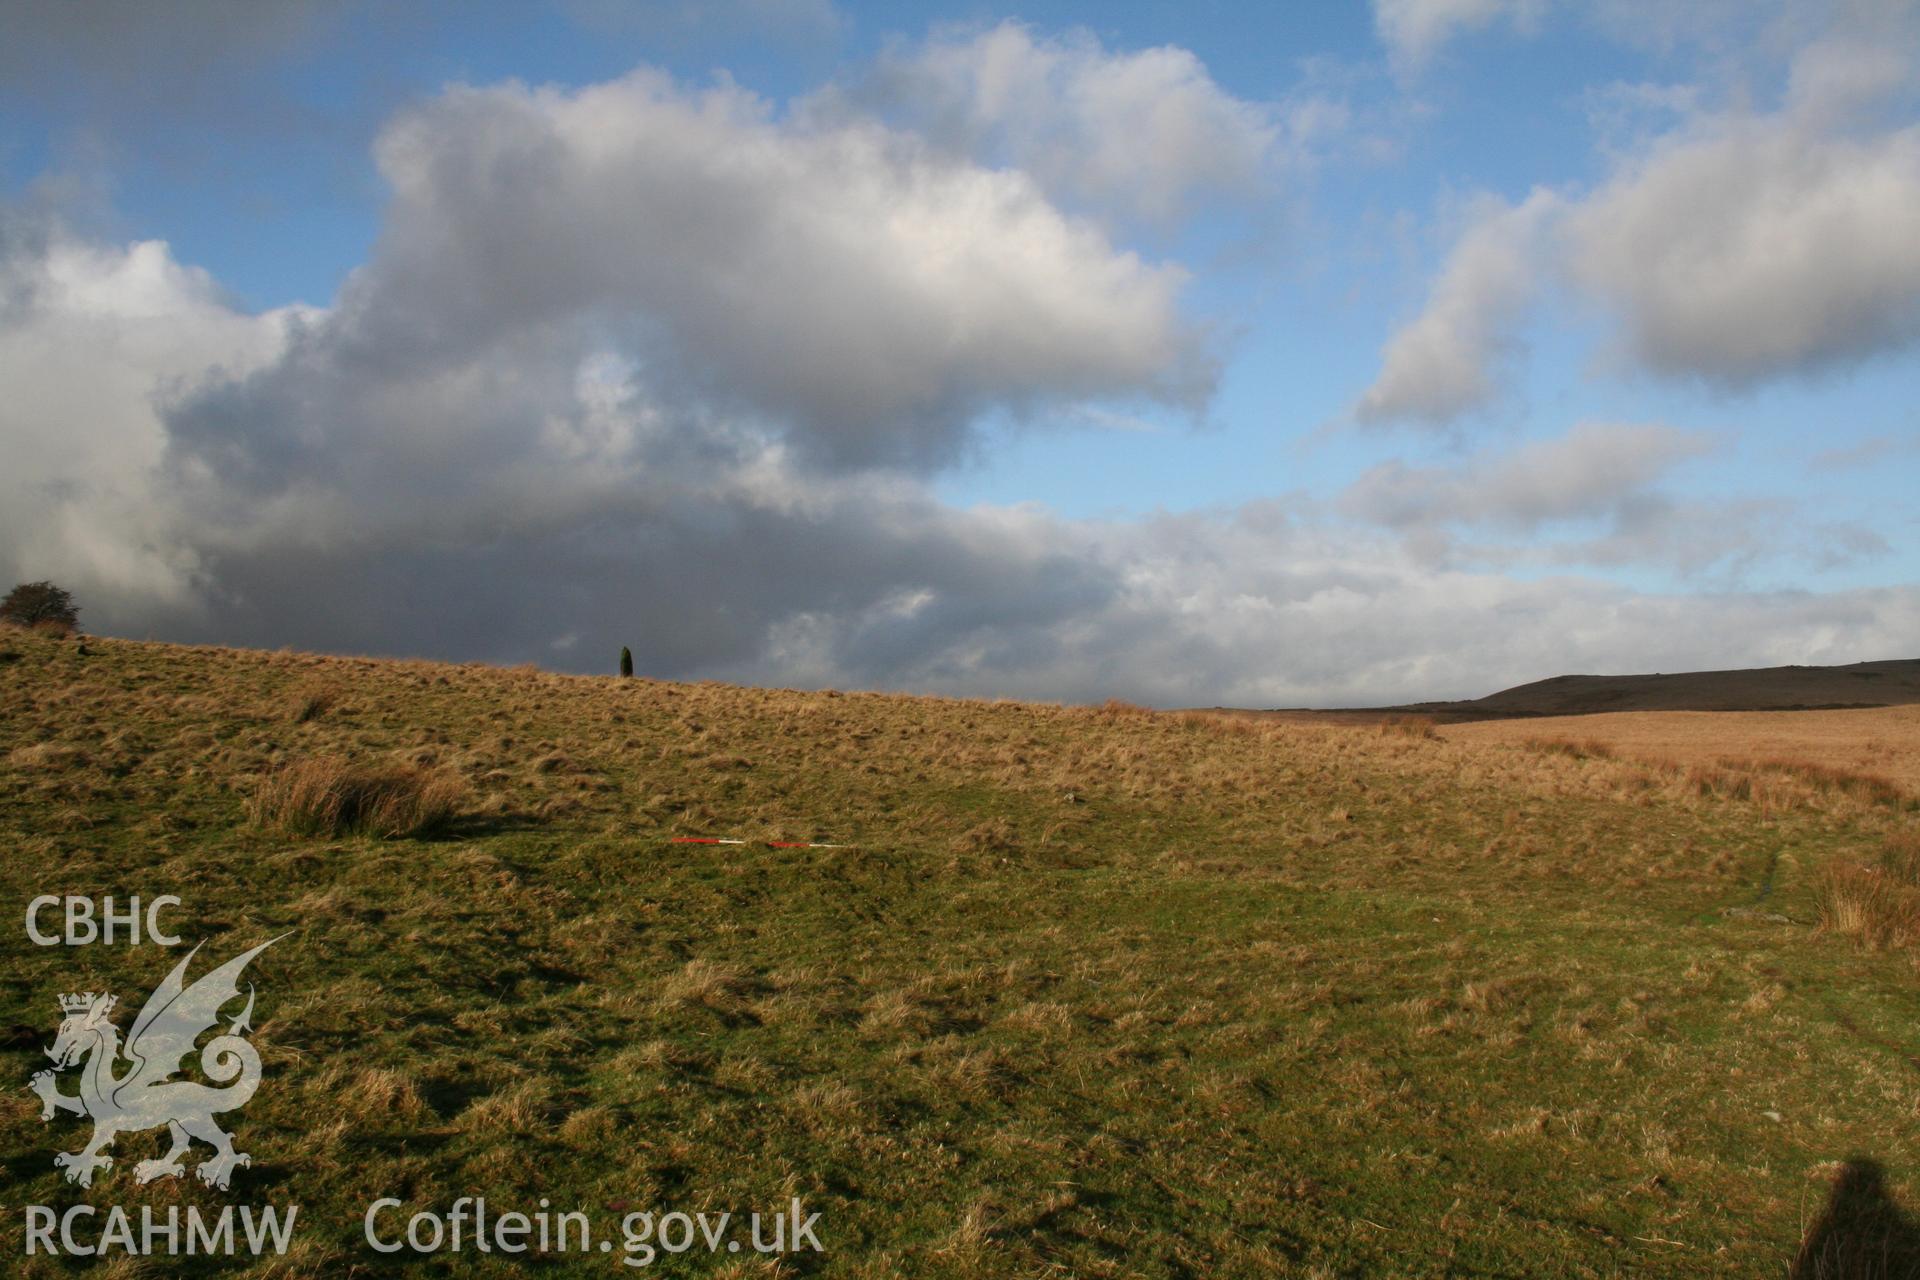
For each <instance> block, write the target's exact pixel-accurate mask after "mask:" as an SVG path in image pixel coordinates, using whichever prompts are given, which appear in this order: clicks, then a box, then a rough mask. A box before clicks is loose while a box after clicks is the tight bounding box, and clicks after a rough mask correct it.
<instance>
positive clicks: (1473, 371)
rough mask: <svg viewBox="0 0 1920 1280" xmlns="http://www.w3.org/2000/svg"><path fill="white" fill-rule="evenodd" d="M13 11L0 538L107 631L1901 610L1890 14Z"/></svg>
mask: <svg viewBox="0 0 1920 1280" xmlns="http://www.w3.org/2000/svg"><path fill="white" fill-rule="evenodd" d="M15 25H16V26H17V30H18V35H19V38H17V39H11V38H10V40H9V42H8V44H9V49H10V52H5V53H0V120H3V121H4V122H5V128H4V129H0V375H4V376H5V377H6V378H7V380H8V381H9V382H10V383H12V384H13V385H14V386H15V387H16V389H17V390H18V392H19V394H18V395H16V396H15V397H13V403H12V405H11V406H10V407H7V408H0V444H4V445H6V446H8V449H9V452H10V453H11V454H12V456H13V458H14V461H15V465H14V466H13V467H12V468H11V469H10V470H11V472H12V476H11V479H10V480H9V481H7V482H5V484H6V485H7V486H8V491H7V492H6V493H5V494H4V497H5V498H6V499H7V501H6V507H7V509H8V510H9V511H10V513H11V515H10V517H0V534H4V535H5V537H4V544H5V547H6V550H5V551H4V552H3V553H0V554H5V555H6V556H7V557H8V558H9V559H10V560H11V563H10V564H9V565H8V566H6V567H7V568H8V569H10V570H11V572H12V573H13V574H14V575H15V577H43V576H53V577H55V578H57V579H58V580H62V581H66V582H69V583H71V584H73V585H74V587H75V589H76V591H77V592H78V593H79V594H80V596H81V598H82V603H83V605H84V606H85V607H87V609H88V610H89V612H88V615H87V616H88V619H89V622H90V624H91V625H93V626H96V627H98V628H100V629H102V630H114V631H119V632H123V633H128V634H143V635H154V636H158V637H163V638H180V639H195V640H200V639H210V640H221V641H227V642H233V643H255V644H276V645H277V644H296V645H303V646H312V647H319V648H332V649H351V650H357V651H373V652H383V653H419V654H426V655H429V656H441V657H450V658H482V659H486V660H494V661H522V660H534V661H539V662H542V663H543V664H546V665H550V666H555V667H559V668H563V669H575V670H599V669H601V668H602V667H604V666H605V662H604V661H603V659H604V658H605V654H606V653H607V652H609V651H613V652H617V650H618V647H619V645H620V644H622V643H632V644H633V646H634V650H635V653H636V655H639V656H640V657H641V658H642V660H643V665H646V666H647V667H648V668H649V669H651V670H653V671H655V672H656V673H658V674H663V675H674V676H717V677H720V678H729V679H742V680H753V681H762V682H775V683H795V684H823V683H835V684H843V685H867V686H878V687H889V688H909V689H916V690H927V691H942V692H957V693H987V694H999V693H1007V694H1016V695H1022V696H1037V697H1054V698H1069V699H1072V698H1088V697H1102V696H1108V695H1110V694H1111V695H1119V696H1128V697H1135V698H1138V699H1140V700H1143V701H1150V702H1156V703H1162V704H1184V703H1202V702H1250V703H1258V704H1262V705H1281V704H1293V703H1305V704H1337V703H1342V702H1354V701H1387V700H1391V699H1397V698H1411V697H1423V696H1471V695H1473V694H1477V693H1480V692H1485V691H1488V690H1490V689H1492V688H1495V687H1499V686H1502V685H1505V684H1510V683H1515V682H1518V681H1520V680H1525V679H1532V678H1538V677H1541V676H1545V675H1550V674H1554V673H1555V672H1557V671H1562V670H1614V671H1624V670H1635V669H1643V668H1648V669H1664V670H1673V669H1679V668H1683V667H1686V666H1716V665H1758V664H1764V663H1770V662H1797V661H1807V662H1816V661H1819V662H1827V661H1853V660H1862V659H1872V658H1883V657H1890V656H1908V655H1910V653H1911V652H1912V650H1913V649H1914V643H1915V640H1914V637H1915V622H1916V620H1920V601H1917V600H1916V594H1917V593H1920V588H1917V587H1916V584H1917V583H1920V527H1917V525H1920V512H1916V510H1915V507H1914V504H1913V501H1912V496H1911V495H1912V492H1913V489H1914V486H1913V479H1914V477H1915V476H1916V475H1917V474H1920V408H1917V407H1916V406H1917V405H1920V396H1916V391H1920V372H1917V370H1920V365H1917V364H1916V361H1915V358H1914V357H1915V351H1916V347H1917V346H1920V124H1916V121H1917V120H1920V113H1917V112H1916V106H1917V105H1920V103H1917V102H1916V91H1915V86H1916V85H1920V76H1916V75H1915V67H1914V66H1913V64H1912V53H1911V51H1912V50H1915V49H1920V39H1916V35H1917V34H1920V20H1917V19H1916V8H1915V6H1913V5H1911V4H1907V3H1902V2H1898V0H1882V2H1877V3H1875V2H1867V0H1863V2H1861V3H1835V4H1815V3H1788V4H1778V5H1766V6H1763V5H1751V4H1744V3H1743V4H1702V5H1698V6H1688V7H1685V8H1681V9H1675V8H1674V7H1672V6H1662V5H1656V4H1653V3H1651V2H1650V0H1593V2H1592V3H1587V4H1572V3H1553V2H1551V0H1444V2H1443V0H1377V2H1376V3H1375V4H1373V5H1372V6H1366V5H1360V4H1351V3H1340V4H1335V3H1324V4H1301V5H1288V6H1262V7H1253V6H1237V5H1224V4H1183V5H1178V6H1169V5H1159V4H1154V5H1148V4H1135V5H1097V6H1096V5H1029V6H1023V7H1020V8H1017V9H1005V8H990V7H984V6H965V5H963V6H952V7H948V8H945V9H935V8H931V7H925V8H922V7H916V8H915V9H914V10H913V11H912V12H911V14H909V13H908V12H907V11H905V10H902V9H900V8H899V7H898V6H885V5H865V6H863V5H852V4H834V3H831V2H830V0H741V2H740V3H735V4H720V5H711V6H696V5H692V4H676V3H667V4H648V3H619V2H617V0H565V2H562V3H556V4H552V5H511V6H504V5H503V6H488V5H458V6H455V5H412V6H379V5H370V4H355V3H345V2H341V3H316V4H311V5H300V4H289V5H285V6H274V7H270V8H261V7H258V6H249V5H244V4H239V3H236V2H233V0H206V2H205V3H200V4H186V5H181V6H169V7H166V8H165V9H164V11H160V10H157V9H155V8H153V7H150V6H143V5H136V4H132V3H119V2H106V3H94V4H79V5H68V4H59V3H52V2H50V0H49V2H47V3H27V4H25V5H23V6H21V8H20V9H19V20H18V22H17V23H16V24H15ZM703 202H706V203H703ZM743 262H751V263H752V264H754V265H753V267H752V269H751V270H744V269H741V268H740V264H741V263H743ZM956 263H958V264H961V265H955V264H956ZM295 577H298V579H299V581H298V582H294V581H291V579H292V578H295Z"/></svg>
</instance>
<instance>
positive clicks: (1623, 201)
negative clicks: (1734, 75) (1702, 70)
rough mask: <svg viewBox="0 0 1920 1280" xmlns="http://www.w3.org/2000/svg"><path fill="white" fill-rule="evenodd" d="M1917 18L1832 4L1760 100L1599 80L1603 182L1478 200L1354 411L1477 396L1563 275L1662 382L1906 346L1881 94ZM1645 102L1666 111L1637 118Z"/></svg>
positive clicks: (1460, 411) (1919, 235) (1846, 361)
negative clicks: (1777, 92) (1834, 15)
mask: <svg viewBox="0 0 1920 1280" xmlns="http://www.w3.org/2000/svg"><path fill="white" fill-rule="evenodd" d="M1916 15H1920V9H1914V8H1912V7H1911V6H1905V7H1903V8H1901V9H1900V10H1899V11H1898V12H1895V11H1889V14H1888V16H1887V17H1886V20H1885V21H1884V22H1882V21H1879V20H1869V19H1868V18H1856V19H1855V20H1850V21H1847V22H1841V21H1839V20H1837V19H1836V20H1834V21H1833V22H1832V23H1831V24H1830V28H1829V29H1826V30H1825V33H1824V34H1823V35H1821V36H1820V37H1819V38H1816V39H1809V40H1805V41H1803V42H1802V43H1801V44H1800V45H1799V46H1798V47H1797V50H1796V52H1795V53H1794V55H1793V56H1792V57H1791V58H1790V59H1789V60H1788V61H1787V64H1786V68H1785V69H1786V73H1787V75H1786V82H1787V83H1786V88H1785V90H1784V91H1783V96H1782V100H1781V105H1780V107H1779V108H1778V109H1777V110H1774V111H1755V110H1753V109H1751V108H1750V107H1748V106H1746V105H1735V106H1731V107H1718V108H1715V107H1709V106H1706V105H1703V104H1704V103H1705V102H1706V95H1705V93H1704V92H1703V90H1702V89H1701V88H1700V86H1684V85H1679V86H1676V85H1666V86H1645V85H1640V86H1613V87H1612V88H1611V89H1609V90H1607V91H1604V92H1601V93H1599V94H1597V95H1595V96H1594V98H1593V101H1594V102H1595V104H1596V110H1597V111H1598V113H1599V114H1598V117H1597V120H1596V123H1597V124H1598V126H1599V127H1600V128H1601V129H1602V131H1603V137H1602V143H1603V151H1604V154H1605V155H1606V157H1607V158H1608V159H1609V161H1610V172H1609V174H1608V176H1607V177H1606V178H1605V179H1604V180H1602V181H1601V182H1600V183H1598V184H1597V185H1596V186H1595V187H1593V188H1592V189H1591V190H1588V191H1585V192H1574V191H1562V192H1558V193H1553V192H1547V191H1543V190H1539V189H1536V190H1535V191H1534V192H1533V193H1532V194H1531V195H1530V196H1529V197H1528V198H1527V199H1526V200H1525V201H1523V202H1522V203H1520V204H1519V205H1517V206H1513V207H1507V206H1504V205H1500V204H1498V203H1489V204H1487V205H1485V206H1483V209H1482V212H1481V213H1480V216H1479V217H1478V218H1476V219H1474V220H1473V221H1472V222H1471V223H1470V224H1469V225H1468V227H1467V229H1466V230H1465V231H1464V232H1463V233H1462V234H1461V236H1460V237H1459V239H1458V241H1457V243H1456V244H1455V246H1454V248H1453V249H1452V251H1451V252H1450V253H1449V255H1448V257H1447V258H1446V260H1445V262H1444V263H1443V264H1442V265H1441V267H1440V270H1439V272H1438V274H1437V276H1436V278H1435V281H1434V284H1433V286H1432V288H1431V291H1430V294H1429V297H1428V301H1427V304H1426V307H1425V309H1424V310H1423V311H1422V312H1421V313H1420V315H1418V316H1417V317H1416V318H1415V319H1414V320H1413V321H1412V322H1410V323H1409V324H1407V325H1406V326H1404V327H1403V328H1401V329H1400V330H1398V331H1397V332H1396V333H1395V334H1394V335H1393V336H1392V337H1391V338H1390V339H1389V340H1388V342H1387V344H1386V346H1385V348H1384V351H1383V353H1382V367H1381V371H1380V374H1379V376H1378V377H1377V378H1376V380H1375V381H1374V383H1373V385H1372V386H1371V387H1369V388H1368V389H1367V391H1366V392H1365V393H1364V394H1363V395H1362V396H1361V398H1360V399H1359V401H1358V403H1357V404H1356V406H1355V412H1354V416H1355V418H1356V419H1357V420H1359V421H1361V422H1379V421H1386V420H1403V419H1413V420H1418V421H1423V422H1426V423H1428V424H1434V425H1440V424H1448V423H1452V422H1455V421H1457V420H1458V419H1460V418H1461V417H1463V416H1466V415H1469V414H1472V413H1475V412H1478V411H1482V410H1484V409H1486V408H1487V407H1488V406H1489V405H1491V404H1493V403H1494V402H1495V401H1497V400H1498V399H1499V397H1500V395H1501V391H1502V387H1501V382H1500V378H1499V376H1498V375H1499V367H1500V364H1501V362H1502V359H1503V357H1506V356H1507V355H1509V354H1510V353H1512V352H1513V351H1514V350H1516V349H1517V346H1518V342H1519V334H1520V330H1521V322H1522V321H1523V319H1524V318H1525V317H1526V315H1527V312H1528V307H1529V304H1530V303H1531V302H1532V301H1533V299H1535V298H1536V297H1537V296H1539V295H1540V294H1541V293H1542V292H1543V291H1544V290H1545V289H1546V288H1547V287H1548V286H1550V285H1557V284H1564V285H1566V286H1568V287H1569V289H1570V290H1571V291H1572V295H1573V296H1579V297H1583V298H1585V299H1588V300H1592V301H1594V302H1597V303H1598V304H1600V308H1601V310H1602V312H1603V313H1605V314H1606V315H1608V316H1609V317H1611V318H1612V319H1613V320H1615V321H1616V322H1617V324H1618V333H1619V341H1618V350H1619V352H1620V353H1621V354H1622V355H1623V356H1624V357H1625V358H1626V360H1627V361H1628V362H1630V364H1631V365H1632V366H1634V367H1637V368H1640V369H1644V370H1647V371H1649V372H1651V373H1653V374H1655V375H1657V376H1660V377H1665V378H1672V379H1683V380H1685V379H1701V380H1704V381H1706V382H1709V383H1711V384H1714V385H1717V386H1720V387H1723V388H1733V389H1744V388H1749V387H1752V386H1755V385H1758V384H1761V383H1764V382H1768V381H1772V380H1776V379H1780V378H1786V377H1794V376H1804V375H1809V374H1818V373H1821V372H1825V371H1830V370H1836V369H1844V368H1847V367H1850V366H1853V365H1856V364H1858V363H1860V362H1862V361H1865V360H1869V359H1871V358H1873V357H1875V356H1878V355H1883V354H1886V353H1890V352H1897V351H1902V350H1908V349H1911V348H1912V346H1913V345H1914V344H1915V343H1916V341H1920V215H1917V214H1916V212H1915V211H1916V210H1920V125H1912V124H1905V123H1896V124H1892V125H1890V124H1889V123H1888V122H1887V121H1888V111H1887V108H1888V107H1889V106H1897V105H1899V104H1901V103H1903V102H1907V101H1909V100H1910V99H1911V98H1912V97H1913V93H1912V90H1911V87H1910V86H1911V85H1912V84H1913V83H1914V81H1913V73H1914V70H1915V64H1916V57H1915V54H1914V53H1913V52H1912V50H1913V49H1915V48H1920V45H1915V44H1914V42H1913V41H1914V38H1915V35H1916V33H1915V31H1914V28H1915V27H1916V26H1917V25H1920V17H1916ZM1903 36H1904V38H1903ZM1736 101H1738V100H1736ZM1648 108H1652V109H1653V110H1654V111H1655V113H1656V114H1655V116H1654V118H1657V119H1659V120H1660V121H1661V123H1662V124H1664V125H1665V127H1664V128H1662V129H1661V130H1659V131H1657V132H1654V133H1650V134H1649V133H1646V132H1643V131H1642V130H1643V128H1644V125H1645V123H1646V122H1647V119H1648V114H1647V109H1648ZM1616 134H1622V135H1624V136H1621V137H1616V136H1614V135H1616Z"/></svg>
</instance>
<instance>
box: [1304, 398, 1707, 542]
mask: <svg viewBox="0 0 1920 1280" xmlns="http://www.w3.org/2000/svg"><path fill="white" fill-rule="evenodd" d="M1712 449H1713V440H1712V438H1711V437H1709V436H1708V435H1706V434H1704V433H1702V432H1695V431H1682V430H1680V429H1678V428H1675V427H1668V426H1662V425H1659V424H1616V423H1592V422H1589V423H1580V424H1578V425H1576V426H1574V427H1573V428H1572V429H1570V430H1569V431H1568V432H1567V433H1566V434H1565V435H1563V436H1561V437H1560V438H1558V439H1555V440H1542V441H1535V442H1532V443H1529V444H1526V445H1523V446H1521V447H1520V448H1518V449H1516V450H1513V451H1512V452H1507V453H1502V452H1498V451H1483V452H1481V453H1479V454H1477V455H1476V456H1474V457H1473V458H1470V459H1468V460H1467V461H1465V462H1464V463H1462V464H1460V465H1458V466H1453V467H1410V466H1408V465H1406V464H1405V463H1403V462H1399V461H1393V462H1387V463H1382V464H1381V465H1379V466H1376V467H1374V468H1373V469H1371V470H1370V471H1368V472H1367V473H1366V474H1365V475H1363V476H1361V477H1360V479H1359V480H1357V481H1355V482H1354V484H1353V485H1352V486H1351V487H1349V488H1348V490H1347V492H1346V493H1345V494H1344V495H1343V496H1342V499H1341V504H1342V507H1343V509H1344V510H1345V511H1347V513H1348V514H1350V515H1354V516H1357V517H1359V518H1361V519H1364V520H1369V521H1372V522H1374V523H1377V524H1383V525H1387V526H1389V527H1392V528H1406V527H1408V526H1413V525H1429V524H1438V523H1460V524H1495V525H1504V526H1507V527H1510V528H1516V529H1521V530H1525V531H1532V530H1534V529H1537V528H1539V527H1540V526H1541V525H1543V524H1546V523H1549V522H1551V521H1556V520H1575V519H1582V518H1590V517H1596V516H1603V515H1608V514H1613V513H1616V512H1618V511H1619V510H1620V509H1621V506H1622V504H1623V503H1626V502H1629V501H1631V500H1633V499H1635V498H1638V497H1640V496H1642V495H1643V494H1644V492H1645V491H1646V489H1647V487H1648V486H1649V485H1651V484H1652V483H1654V482H1655V481H1657V480H1659V479H1660V478H1662V477H1663V476H1664V475H1665V474H1666V473H1667V472H1668V471H1670V470H1671V469H1672V468H1673V467H1674V466H1675V465H1676V464H1678V463H1680V462H1683V461H1685V460H1687V459H1689V458H1697V457H1700V456H1703V455H1704V454H1707V453H1709V452H1711V450H1712Z"/></svg>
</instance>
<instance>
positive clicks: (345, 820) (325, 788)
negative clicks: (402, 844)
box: [252, 756, 468, 840]
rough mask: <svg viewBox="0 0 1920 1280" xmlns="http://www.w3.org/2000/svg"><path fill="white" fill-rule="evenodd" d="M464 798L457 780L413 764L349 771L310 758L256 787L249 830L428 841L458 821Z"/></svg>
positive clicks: (340, 761)
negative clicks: (253, 826)
mask: <svg viewBox="0 0 1920 1280" xmlns="http://www.w3.org/2000/svg"><path fill="white" fill-rule="evenodd" d="M467 798H468V788H467V784H466V783H465V782H464V781H463V780H461V779H460V778H459V777H457V776H455V775H453V774H449V773H445V772H433V771H428V770H425V769H420V768H417V767H415V766H412V765H364V764H355V763H353V762H352V761H349V760H347V759H345V758H343V757H341V756H316V757H313V758H311V759H307V760H300V761H297V762H295V763H293V764H290V765H287V766H285V767H284V768H282V769H280V770H279V771H278V772H276V773H274V774H272V775H271V776H269V777H268V778H267V779H266V780H265V781H264V782H262V783H261V784H260V789H259V791H258V792H257V793H256V794H255V796H254V800H253V805H252V817H253V820H254V822H255V823H257V824H258V825H260V826H263V827H267V828H270V829H273V830H276V831H282V832H285V833H286V834H288V835H297V836H340V835H356V834H357V835H371V836H379V837H381V838H382V839H389V840H392V839H400V838H404V837H408V836H424V835H432V834H434V833H436V832H439V831H443V830H445V829H446V827H447V826H448V825H449V824H450V823H451V822H452V821H453V820H454V819H455V818H456V817H458V816H459V814H460V811H461V807H462V806H463V805H464V804H465V803H466V801H467Z"/></svg>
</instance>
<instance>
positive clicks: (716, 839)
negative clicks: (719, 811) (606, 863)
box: [667, 836, 853, 849]
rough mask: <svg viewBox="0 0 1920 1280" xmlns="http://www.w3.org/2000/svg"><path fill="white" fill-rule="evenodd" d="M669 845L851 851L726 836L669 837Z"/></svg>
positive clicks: (832, 846) (811, 842) (815, 843)
mask: <svg viewBox="0 0 1920 1280" xmlns="http://www.w3.org/2000/svg"><path fill="white" fill-rule="evenodd" d="M667 843H668V844H760V845H765V846H766V847H767V848H769V849H851V848H853V846H852V845H850V844H821V843H819V842H818V841H814V840H732V839H728V838H726V837H724V836H669V837H668V838H667Z"/></svg>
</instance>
